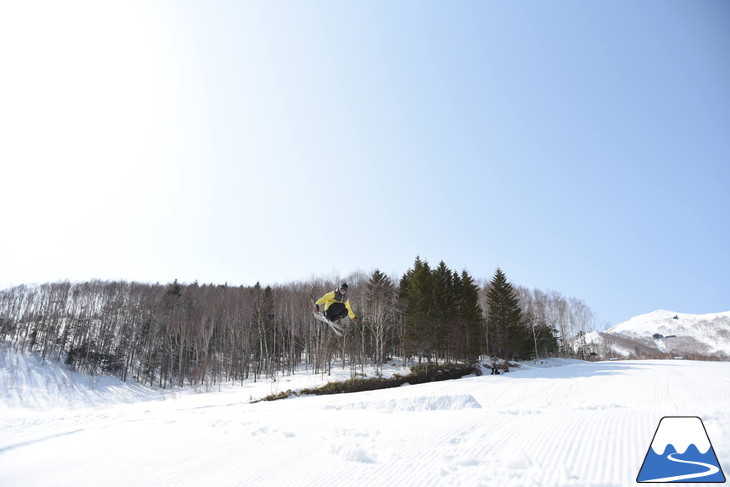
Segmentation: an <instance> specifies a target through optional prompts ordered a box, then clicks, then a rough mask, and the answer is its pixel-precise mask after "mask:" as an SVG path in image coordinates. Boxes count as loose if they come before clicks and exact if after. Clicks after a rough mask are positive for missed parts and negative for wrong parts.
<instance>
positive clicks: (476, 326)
mask: <svg viewBox="0 0 730 487" xmlns="http://www.w3.org/2000/svg"><path fill="white" fill-rule="evenodd" d="M456 278H457V276H455V281H456ZM456 282H458V283H459V288H460V299H459V301H458V303H459V306H458V314H459V322H460V323H461V325H462V329H463V331H464V343H463V347H464V359H465V360H466V361H467V362H476V361H477V360H479V355H481V353H480V352H481V344H482V329H483V328H482V316H483V314H482V308H481V306H479V287H478V286H477V285H476V283H475V282H474V279H472V277H471V276H470V275H469V274H468V273H467V272H466V271H463V272H462V273H461V277H460V278H458V281H456Z"/></svg>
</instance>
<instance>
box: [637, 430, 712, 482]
mask: <svg viewBox="0 0 730 487" xmlns="http://www.w3.org/2000/svg"><path fill="white" fill-rule="evenodd" d="M636 481H637V482H716V483H722V482H725V475H724V474H723V473H722V468H721V467H720V463H719V462H718V461H717V455H715V450H714V449H713V448H712V444H711V443H710V437H709V436H707V431H706V430H705V425H704V424H703V423H702V420H701V419H700V418H698V417H696V416H666V417H664V418H662V419H661V421H659V426H658V427H657V430H656V433H654V439H653V440H652V442H651V445H650V446H649V451H647V452H646V457H645V458H644V463H643V464H642V465H641V470H639V475H638V476H637V477H636Z"/></svg>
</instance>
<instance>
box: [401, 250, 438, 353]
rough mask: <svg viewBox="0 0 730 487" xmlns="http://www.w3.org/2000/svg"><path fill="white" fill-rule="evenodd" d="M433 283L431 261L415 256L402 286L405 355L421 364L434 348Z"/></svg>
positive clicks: (402, 281)
mask: <svg viewBox="0 0 730 487" xmlns="http://www.w3.org/2000/svg"><path fill="white" fill-rule="evenodd" d="M433 282H434V280H433V275H432V274H431V268H430V266H429V265H428V262H426V261H423V260H421V258H420V257H416V261H415V263H414V265H413V269H409V270H408V271H407V272H406V273H405V274H404V275H403V278H402V279H401V283H400V288H401V289H400V299H401V307H402V310H403V347H404V352H405V354H406V356H413V355H417V356H418V358H419V361H420V359H421V358H422V357H424V356H425V355H426V352H427V351H428V350H429V348H430V345H431V344H430V343H429V335H430V333H429V332H430V328H431V326H430V325H431V317H432V313H433V309H434V303H433V288H434V286H433Z"/></svg>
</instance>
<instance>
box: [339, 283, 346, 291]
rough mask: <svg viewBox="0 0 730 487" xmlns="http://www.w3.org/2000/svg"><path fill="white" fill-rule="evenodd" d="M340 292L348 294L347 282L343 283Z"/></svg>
mask: <svg viewBox="0 0 730 487" xmlns="http://www.w3.org/2000/svg"><path fill="white" fill-rule="evenodd" d="M340 291H345V292H347V283H346V282H343V283H342V285H341V286H340Z"/></svg>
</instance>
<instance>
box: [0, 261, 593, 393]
mask: <svg viewBox="0 0 730 487" xmlns="http://www.w3.org/2000/svg"><path fill="white" fill-rule="evenodd" d="M347 281H348V284H349V288H350V292H349V293H348V294H349V296H350V300H351V304H352V306H353V308H354V310H355V312H356V313H357V314H358V316H359V318H360V319H359V321H358V322H357V323H356V324H355V323H349V326H350V331H349V332H348V333H347V334H346V335H345V336H344V337H341V338H340V337H337V336H336V335H334V334H333V333H332V332H331V330H329V328H328V327H327V326H326V325H323V324H322V323H321V322H318V321H316V320H315V319H314V318H313V316H312V302H313V300H315V299H317V298H318V297H319V296H321V295H322V294H324V293H325V292H328V291H331V290H332V289H334V288H335V287H337V285H338V284H339V283H338V281H335V280H331V279H329V280H328V279H312V280H310V281H308V282H295V283H289V284H285V285H276V286H266V287H262V286H261V285H260V284H258V283H257V284H256V285H254V286H237V287H234V286H228V285H226V284H224V285H213V284H203V285H200V284H198V283H192V284H184V283H178V282H177V281H174V282H172V283H170V284H159V283H158V284H143V283H136V282H119V281H114V282H109V281H91V282H84V283H70V282H59V283H48V284H43V285H37V286H36V285H22V286H16V287H13V288H10V289H7V290H4V291H0V339H2V340H5V341H10V342H12V343H13V344H15V346H16V347H19V348H23V349H25V350H30V351H34V352H37V353H39V354H40V356H41V357H43V358H44V359H50V360H63V361H64V362H65V363H66V364H68V366H69V367H70V368H71V369H73V370H76V371H79V372H83V373H89V374H100V373H102V374H109V375H114V376H117V377H119V378H121V379H122V380H127V379H129V378H133V379H135V380H138V381H139V382H142V383H146V384H149V385H154V386H158V387H169V386H182V385H185V384H194V385H201V384H205V385H212V384H216V383H221V382H228V381H244V380H248V379H253V380H258V379H259V378H261V377H266V378H271V379H275V378H276V377H277V376H278V375H281V374H293V373H294V371H295V369H297V368H300V367H302V366H304V368H305V369H307V370H311V371H313V372H317V373H327V372H328V370H329V369H330V368H331V367H332V365H333V364H336V365H341V366H343V367H346V366H348V365H349V366H350V367H351V370H352V372H353V373H355V372H356V371H357V369H358V368H362V367H364V366H365V365H366V364H373V365H375V367H376V369H377V370H382V367H383V364H384V363H386V362H387V361H388V360H389V359H390V358H391V357H403V358H405V359H406V360H407V361H411V362H414V363H415V362H418V363H421V362H424V361H425V362H432V361H451V362H463V363H474V362H475V361H477V360H478V359H479V358H480V357H481V356H484V355H489V356H492V357H500V358H505V359H529V358H532V357H537V356H547V355H571V354H574V353H575V351H574V350H573V348H572V347H570V346H568V341H567V338H569V337H571V336H573V335H575V334H576V333H577V331H579V330H585V329H592V328H588V327H590V326H592V325H593V323H592V322H591V320H593V321H594V320H595V318H594V317H593V313H592V312H591V311H590V309H589V308H588V307H587V306H585V305H584V304H583V303H582V302H581V301H579V300H575V299H566V298H563V297H562V296H561V295H560V294H559V293H555V292H549V293H544V292H542V291H539V290H532V291H531V290H528V289H525V288H520V287H514V286H512V284H510V283H509V282H508V281H507V278H506V276H505V274H504V273H503V272H502V270H501V269H497V271H496V272H495V275H494V277H493V278H492V280H491V281H489V282H482V283H479V282H477V281H476V280H475V279H474V278H473V277H472V276H471V275H469V273H468V272H466V271H462V272H461V273H458V272H455V271H453V270H451V269H449V267H448V266H447V265H446V264H445V263H444V262H443V261H442V262H440V263H439V265H438V266H436V267H434V268H432V267H431V266H430V265H429V263H428V262H427V261H425V260H422V259H420V258H416V260H415V262H414V264H413V266H412V267H411V268H410V269H409V270H408V271H407V272H406V273H405V274H404V275H403V276H402V277H401V278H400V280H397V279H393V278H391V277H388V276H386V275H385V274H383V273H382V272H381V271H379V270H375V271H374V272H372V274H370V275H366V274H363V273H358V274H354V275H352V276H349V277H348V279H347Z"/></svg>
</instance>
